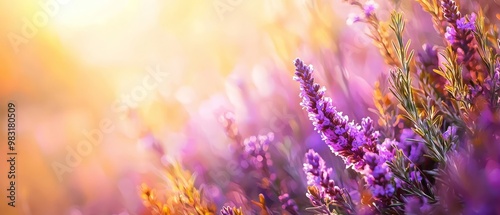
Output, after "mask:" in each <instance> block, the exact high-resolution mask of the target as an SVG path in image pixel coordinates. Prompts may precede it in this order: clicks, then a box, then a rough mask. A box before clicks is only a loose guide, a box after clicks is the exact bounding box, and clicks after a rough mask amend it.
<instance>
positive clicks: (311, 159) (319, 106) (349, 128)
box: [294, 59, 395, 204]
mask: <svg viewBox="0 0 500 215" xmlns="http://www.w3.org/2000/svg"><path fill="white" fill-rule="evenodd" d="M295 67H296V72H295V77H294V79H295V80H296V81H298V82H300V89H301V93H300V97H301V98H302V102H301V105H302V107H303V109H305V110H306V111H307V112H308V115H309V119H310V120H311V121H312V122H313V125H314V129H315V130H316V131H318V132H319V133H320V134H321V137H322V139H323V141H325V143H326V144H327V145H328V146H329V147H330V149H331V151H332V152H333V153H334V154H335V155H338V156H340V157H341V158H342V159H343V160H344V162H345V164H346V165H347V167H348V168H349V167H350V168H353V169H354V170H355V171H357V172H359V173H361V174H362V175H363V177H364V179H365V181H366V183H367V185H368V186H369V187H370V189H371V190H372V192H373V195H374V196H375V197H376V198H377V199H379V200H382V201H383V203H387V204H388V203H390V201H389V200H390V198H391V197H392V195H393V194H394V192H395V188H394V186H393V185H392V182H391V179H392V173H391V171H390V169H389V167H388V165H387V163H386V162H387V161H389V160H391V159H392V158H393V156H394V154H393V153H394V152H393V149H392V144H393V142H390V141H389V140H388V141H386V142H384V144H382V145H380V146H378V145H377V142H378V138H379V136H380V134H379V133H378V132H377V131H375V130H374V126H373V121H372V120H371V119H370V118H365V119H363V120H362V121H361V125H358V124H355V123H354V122H353V121H351V122H349V119H348V117H347V116H344V115H342V113H341V112H338V111H337V110H336V109H335V108H334V107H333V105H332V100H331V99H330V98H328V97H325V96H324V93H325V89H324V88H320V86H319V85H318V84H316V83H314V78H313V77H312V73H313V68H312V66H306V65H305V64H304V62H302V61H301V60H300V59H297V60H295ZM318 157H319V155H317V154H314V152H313V151H309V153H308V154H306V158H307V159H308V162H307V166H304V167H305V168H304V170H305V171H306V173H307V172H309V174H316V175H315V177H319V179H316V180H308V181H309V182H310V183H312V182H315V181H318V180H319V181H320V182H321V185H322V186H323V187H325V186H326V187H328V188H329V186H330V185H327V183H330V182H329V181H328V180H329V177H328V178H325V177H327V176H328V170H326V169H324V167H323V166H324V165H323V166H322V165H321V164H322V162H321V160H320V159H319V158H318ZM306 167H307V168H306ZM316 169H318V171H320V173H319V174H320V175H319V176H318V175H317V174H318V173H317V172H316V171H315V170H316ZM308 179H309V178H308ZM327 179H328V180H327ZM331 183H332V185H331V186H333V181H331Z"/></svg>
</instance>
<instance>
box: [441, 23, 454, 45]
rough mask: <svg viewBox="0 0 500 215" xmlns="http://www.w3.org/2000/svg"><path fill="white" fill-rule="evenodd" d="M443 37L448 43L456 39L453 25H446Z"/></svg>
mask: <svg viewBox="0 0 500 215" xmlns="http://www.w3.org/2000/svg"><path fill="white" fill-rule="evenodd" d="M444 37H445V38H446V40H447V41H448V42H449V43H450V44H453V43H455V41H456V40H457V31H456V30H455V28H454V27H452V26H448V27H446V33H444Z"/></svg>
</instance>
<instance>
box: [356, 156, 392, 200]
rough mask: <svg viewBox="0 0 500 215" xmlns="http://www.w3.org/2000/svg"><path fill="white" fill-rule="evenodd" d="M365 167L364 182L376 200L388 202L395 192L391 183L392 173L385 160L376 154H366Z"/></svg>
mask: <svg viewBox="0 0 500 215" xmlns="http://www.w3.org/2000/svg"><path fill="white" fill-rule="evenodd" d="M364 159H365V162H366V166H365V169H364V170H363V174H364V178H365V182H366V183H367V184H368V186H369V187H370V190H371V191H372V194H373V196H374V197H376V198H377V199H381V200H389V199H390V198H391V197H392V196H393V195H394V192H395V191H396V189H395V187H394V185H393V184H392V182H391V179H392V172H391V170H390V169H389V166H388V165H387V163H386V162H387V160H386V159H385V158H384V157H383V156H380V155H378V154H376V153H373V152H367V153H366V154H365V156H364Z"/></svg>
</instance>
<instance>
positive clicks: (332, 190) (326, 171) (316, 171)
mask: <svg viewBox="0 0 500 215" xmlns="http://www.w3.org/2000/svg"><path fill="white" fill-rule="evenodd" d="M305 157H306V162H305V163H304V172H305V173H306V177H307V185H308V186H316V187H318V188H319V191H320V193H321V195H322V196H324V197H327V198H329V199H332V200H334V199H336V196H337V195H339V193H340V188H339V187H337V186H335V183H334V181H333V180H332V179H330V174H331V172H332V169H331V168H326V166H325V161H324V160H323V159H322V158H321V156H320V155H319V154H318V153H316V152H315V151H314V150H312V149H309V151H308V152H307V153H306V155H305Z"/></svg>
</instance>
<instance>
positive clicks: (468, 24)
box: [457, 13, 476, 31]
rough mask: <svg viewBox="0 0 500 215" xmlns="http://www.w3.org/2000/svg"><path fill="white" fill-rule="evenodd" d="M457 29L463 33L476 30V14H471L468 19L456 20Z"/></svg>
mask: <svg viewBox="0 0 500 215" xmlns="http://www.w3.org/2000/svg"><path fill="white" fill-rule="evenodd" d="M457 28H458V29H460V30H464V31H475V30H476V14H475V13H472V14H471V15H470V18H467V17H462V18H460V19H458V20H457Z"/></svg>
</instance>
